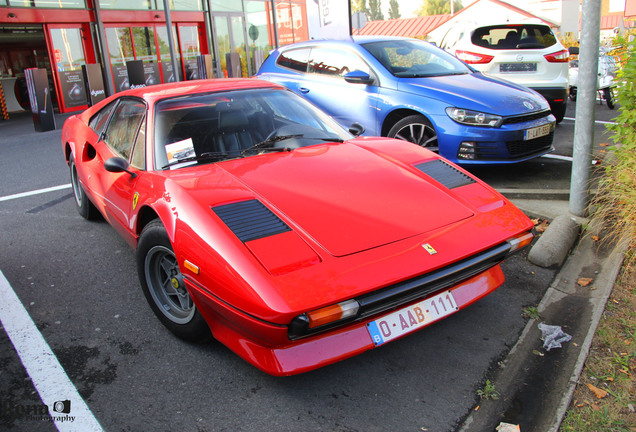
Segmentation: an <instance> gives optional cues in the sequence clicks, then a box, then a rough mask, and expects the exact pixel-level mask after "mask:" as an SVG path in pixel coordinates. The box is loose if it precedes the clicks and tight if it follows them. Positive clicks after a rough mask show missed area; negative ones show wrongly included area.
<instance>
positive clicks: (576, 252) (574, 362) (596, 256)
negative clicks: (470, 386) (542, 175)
mask: <svg viewBox="0 0 636 432" xmlns="http://www.w3.org/2000/svg"><path fill="white" fill-rule="evenodd" d="M511 198H512V197H511ZM512 201H513V202H514V203H515V205H517V206H518V207H519V208H520V209H521V210H523V211H524V212H525V213H526V214H528V215H531V216H533V217H542V218H548V219H550V220H553V218H554V217H557V216H560V215H568V214H569V213H568V202H567V201H562V200H550V199H545V200H540V201H537V200H535V199H529V200H526V199H522V198H512ZM543 235H548V236H551V235H555V234H554V233H550V232H549V229H548V231H546V233H544V234H543ZM556 235H558V234H556ZM564 247H565V246H564ZM622 258H623V253H622V252H620V251H616V250H609V249H607V248H602V247H599V246H598V245H597V244H595V243H594V242H593V241H592V239H591V237H590V236H589V235H585V234H583V235H582V237H581V238H580V240H579V241H578V243H577V244H576V245H575V246H574V248H573V249H572V251H571V252H570V255H569V257H568V258H567V260H566V261H565V263H564V264H563V266H562V267H561V269H560V271H559V273H558V274H557V276H556V277H555V279H554V280H553V282H552V284H551V285H550V286H549V287H548V290H547V291H546V293H545V295H544V297H543V300H542V301H541V303H540V304H539V306H538V312H539V315H540V321H537V320H534V319H530V321H529V322H528V324H527V325H526V327H525V329H524V331H523V332H522V334H521V336H520V337H519V340H518V341H517V343H516V344H515V345H514V347H513V348H512V349H511V350H510V352H509V353H508V355H507V356H506V358H505V359H504V360H503V361H501V362H499V366H498V367H497V368H496V369H495V370H494V371H492V374H491V376H490V377H489V379H490V381H491V383H493V384H494V387H495V389H496V390H497V392H498V393H499V394H500V398H499V399H498V400H487V401H481V402H480V404H479V406H478V407H475V410H474V411H473V412H472V413H471V414H470V415H469V416H468V418H467V419H466V420H465V423H464V424H463V425H462V427H461V428H460V429H459V430H460V431H461V432H489V431H495V430H496V427H497V426H498V425H499V424H500V423H501V422H505V423H510V424H513V425H519V427H520V430H521V431H523V432H557V431H558V430H559V426H560V424H561V421H562V420H563V417H564V416H565V413H566V410H567V409H568V406H569V404H570V401H571V398H572V394H573V392H574V389H575V387H576V383H577V381H578V379H579V376H580V374H581V372H582V370H583V366H584V364H585V360H586V358H587V355H588V352H589V349H590V346H591V343H592V339H593V337H594V333H595V331H596V328H597V326H598V323H599V321H600V319H601V317H602V314H603V311H604V310H605V304H606V303H607V300H608V298H609V296H610V294H611V292H612V289H613V287H614V283H615V280H616V277H617V275H618V272H619V271H620V268H621V265H622ZM582 277H586V278H592V279H593V284H592V285H591V286H588V287H582V286H579V285H578V284H577V281H578V280H579V279H580V278H582ZM539 322H543V323H544V324H549V325H557V326H561V327H562V329H563V331H564V332H565V333H567V334H569V335H571V336H572V340H571V341H569V342H566V343H564V344H563V347H562V348H554V349H552V350H550V351H546V350H545V349H544V348H543V346H542V345H543V341H542V340H541V336H542V335H541V331H540V330H539V328H538V324H539Z"/></svg>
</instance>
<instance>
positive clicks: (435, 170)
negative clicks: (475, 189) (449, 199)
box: [415, 159, 475, 189]
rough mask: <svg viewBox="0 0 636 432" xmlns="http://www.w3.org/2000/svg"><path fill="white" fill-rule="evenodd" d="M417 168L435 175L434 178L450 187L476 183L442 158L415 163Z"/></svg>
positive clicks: (432, 175)
mask: <svg viewBox="0 0 636 432" xmlns="http://www.w3.org/2000/svg"><path fill="white" fill-rule="evenodd" d="M415 168H417V169H419V170H420V171H422V172H423V173H424V174H426V175H428V176H430V177H433V179H435V180H436V181H438V182H440V183H441V184H443V185H444V186H446V187H447V188H449V189H454V188H456V187H460V186H464V185H468V184H471V183H475V180H473V179H472V178H470V177H468V176H467V175H466V174H464V173H463V172H461V171H459V170H458V169H457V168H455V167H453V166H451V165H449V164H447V163H446V162H444V161H443V160H441V159H436V160H434V161H431V162H423V163H421V164H417V165H415Z"/></svg>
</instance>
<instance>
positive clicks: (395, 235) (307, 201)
mask: <svg viewBox="0 0 636 432" xmlns="http://www.w3.org/2000/svg"><path fill="white" fill-rule="evenodd" d="M352 161H355V163H351V162H352ZM217 166H219V167H222V169H224V170H225V171H226V172H228V173H229V174H230V175H232V176H234V177H235V179H236V180H237V181H239V182H241V183H242V184H243V185H244V186H245V187H246V188H247V189H249V190H250V191H251V192H253V193H254V195H255V197H256V198H257V199H259V200H261V201H262V202H263V203H264V204H265V205H266V206H268V207H270V209H272V210H273V211H274V212H276V213H278V214H279V215H280V217H281V218H282V219H283V220H285V222H286V223H288V225H290V227H292V228H294V229H297V230H299V231H302V232H304V233H305V235H307V236H308V237H310V238H312V239H313V240H315V241H316V242H317V243H319V244H320V245H321V246H322V247H323V248H324V249H325V250H326V251H328V252H329V253H330V254H332V255H334V256H344V255H349V254H353V253H356V252H359V251H363V250H367V249H371V248H375V247H378V246H382V245H385V244H388V243H392V242H395V241H399V240H402V239H405V238H408V237H411V236H415V235H418V234H421V233H425V232H427V231H430V230H434V229H438V228H440V227H443V226H446V225H449V224H452V223H454V222H457V221H459V220H462V219H465V218H469V217H471V216H472V215H473V212H472V211H471V210H470V209H469V208H467V207H466V206H464V205H463V204H461V203H459V202H458V201H457V200H455V199H454V198H453V197H452V196H451V195H450V194H449V193H448V192H449V190H448V189H446V188H445V187H444V186H442V185H441V184H438V183H436V182H434V181H431V180H430V178H429V177H427V176H426V175H424V174H422V172H421V171H419V170H418V169H417V168H416V167H415V166H414V165H409V164H404V163H401V162H399V161H398V160H396V159H394V158H391V157H389V156H387V155H385V154H383V153H381V152H372V151H370V150H367V149H365V148H362V147H360V146H358V145H355V144H353V143H345V144H336V145H332V144H325V145H317V146H312V147H305V148H300V149H297V150H295V151H293V152H283V153H276V154H272V153H269V154H264V155H261V156H253V157H249V158H244V159H237V160H233V161H228V162H224V163H220V164H217ZM208 205H209V203H208Z"/></svg>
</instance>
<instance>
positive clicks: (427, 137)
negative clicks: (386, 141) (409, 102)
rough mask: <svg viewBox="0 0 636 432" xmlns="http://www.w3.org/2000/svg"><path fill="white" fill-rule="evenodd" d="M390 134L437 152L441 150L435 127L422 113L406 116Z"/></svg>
mask: <svg viewBox="0 0 636 432" xmlns="http://www.w3.org/2000/svg"><path fill="white" fill-rule="evenodd" d="M388 136H389V137H391V138H397V139H401V140H404V141H408V142H412V143H414V144H417V145H419V146H422V147H426V148H427V149H429V150H432V151H435V152H437V151H439V147H438V144H437V133H436V132H435V128H434V127H433V125H432V124H431V122H430V121H428V119H427V118H426V117H424V116H422V115H411V116H408V117H404V118H403V119H402V120H400V121H399V122H397V123H396V124H394V125H393V127H392V128H391V130H389V134H388Z"/></svg>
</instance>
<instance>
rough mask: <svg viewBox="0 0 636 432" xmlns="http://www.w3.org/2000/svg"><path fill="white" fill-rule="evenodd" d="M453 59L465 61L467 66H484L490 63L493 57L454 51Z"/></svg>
mask: <svg viewBox="0 0 636 432" xmlns="http://www.w3.org/2000/svg"><path fill="white" fill-rule="evenodd" d="M455 57H457V58H458V59H460V60H463V61H465V62H466V63H468V64H485V63H490V61H491V60H492V59H493V58H494V57H493V56H489V55H486V54H478V53H474V52H470V51H461V50H457V51H455Z"/></svg>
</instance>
